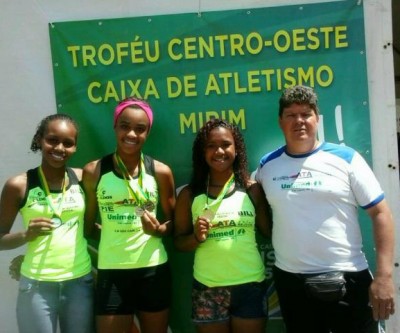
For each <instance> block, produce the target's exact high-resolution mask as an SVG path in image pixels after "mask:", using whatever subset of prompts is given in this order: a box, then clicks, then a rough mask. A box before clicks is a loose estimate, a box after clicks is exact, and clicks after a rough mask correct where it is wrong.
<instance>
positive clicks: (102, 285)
mask: <svg viewBox="0 0 400 333" xmlns="http://www.w3.org/2000/svg"><path fill="white" fill-rule="evenodd" d="M170 301H171V274H170V269H169V264H168V263H165V264H162V265H159V266H154V267H144V268H135V269H99V270H98V276H97V288H96V314H97V315H100V316H101V315H115V314H116V315H129V314H134V313H135V312H136V311H144V312H159V311H162V310H165V309H167V308H168V307H169V305H170Z"/></svg>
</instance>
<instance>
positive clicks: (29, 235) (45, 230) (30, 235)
mask: <svg viewBox="0 0 400 333" xmlns="http://www.w3.org/2000/svg"><path fill="white" fill-rule="evenodd" d="M53 229H54V225H53V223H52V222H51V220H50V219H49V218H46V217H37V218H34V219H32V220H30V221H29V225H28V229H27V230H26V240H27V241H28V242H29V241H32V240H34V239H36V237H38V236H43V235H47V234H49V232H51V231H52V230H53Z"/></svg>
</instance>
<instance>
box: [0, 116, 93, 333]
mask: <svg viewBox="0 0 400 333" xmlns="http://www.w3.org/2000/svg"><path fill="white" fill-rule="evenodd" d="M77 137H78V127H77V124H76V123H75V121H74V120H73V119H72V118H71V117H69V116H68V115H64V114H54V115H50V116H48V117H46V118H44V119H43V120H42V121H41V122H40V124H39V126H38V128H37V131H36V134H35V135H34V137H33V140H32V144H31V150H32V151H33V152H37V151H40V152H41V153H42V162H41V164H40V166H39V167H37V168H34V169H31V170H28V171H27V172H24V173H22V174H20V175H17V176H15V177H12V178H10V179H8V180H7V182H6V184H5V185H4V188H3V191H2V195H1V202H0V249H1V250H7V249H14V248H17V247H20V246H22V245H26V253H25V256H24V260H23V262H22V267H21V276H20V277H19V280H20V281H19V293H18V300H17V322H18V329H19V332H20V333H55V332H56V331H57V327H58V326H59V328H60V331H61V333H92V332H93V329H94V325H93V323H94V320H93V277H92V274H91V262H90V257H89V254H88V252H87V243H86V240H85V239H84V236H83V229H84V226H83V224H84V219H83V216H84V209H85V200H84V195H83V190H82V189H81V187H80V185H79V182H80V180H81V176H82V170H81V169H75V168H74V169H72V168H67V166H66V164H67V162H68V160H69V159H70V157H71V156H72V155H73V154H74V153H75V151H76V144H77ZM18 212H20V213H21V215H22V219H23V223H24V230H23V231H18V232H16V231H14V232H13V231H12V230H11V229H12V226H13V224H14V221H15V219H16V217H17V214H18ZM18 268H19V267H18ZM18 272H19V269H18Z"/></svg>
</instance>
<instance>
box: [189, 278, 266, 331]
mask: <svg viewBox="0 0 400 333" xmlns="http://www.w3.org/2000/svg"><path fill="white" fill-rule="evenodd" d="M267 315H268V301H267V284H266V281H263V282H250V283H244V284H239V285H236V286H228V287H207V286H205V285H204V284H202V283H200V282H198V281H197V280H194V281H193V289H192V319H193V322H194V323H197V324H201V323H212V322H219V321H226V320H229V319H230V317H238V318H244V319H255V318H265V317H267Z"/></svg>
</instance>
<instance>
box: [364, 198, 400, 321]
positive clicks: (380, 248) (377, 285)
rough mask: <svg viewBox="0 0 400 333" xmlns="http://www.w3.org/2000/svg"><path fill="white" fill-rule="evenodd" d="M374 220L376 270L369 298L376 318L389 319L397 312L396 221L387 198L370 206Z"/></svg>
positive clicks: (369, 209)
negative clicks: (395, 273) (395, 269)
mask: <svg viewBox="0 0 400 333" xmlns="http://www.w3.org/2000/svg"><path fill="white" fill-rule="evenodd" d="M367 212H368V214H369V216H370V217H371V220H372V222H373V232H374V240H375V248H376V272H375V276H374V280H373V281H372V283H371V286H370V288H369V300H370V303H371V306H372V312H373V316H374V319H375V320H384V319H388V318H389V316H390V315H392V314H394V312H395V301H394V300H395V287H394V283H393V258H394V233H395V228H394V222H393V218H392V214H391V212H390V209H389V206H388V204H387V202H386V200H383V201H381V202H380V203H378V204H377V205H375V206H373V207H371V208H368V209H367Z"/></svg>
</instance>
